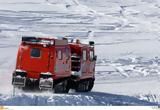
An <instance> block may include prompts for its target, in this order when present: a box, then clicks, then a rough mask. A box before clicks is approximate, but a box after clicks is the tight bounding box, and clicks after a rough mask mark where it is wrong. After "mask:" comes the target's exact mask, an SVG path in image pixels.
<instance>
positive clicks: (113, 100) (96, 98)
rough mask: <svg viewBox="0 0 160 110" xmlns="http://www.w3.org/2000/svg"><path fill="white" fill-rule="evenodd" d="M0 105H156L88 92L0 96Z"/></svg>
mask: <svg viewBox="0 0 160 110" xmlns="http://www.w3.org/2000/svg"><path fill="white" fill-rule="evenodd" d="M0 105H16V106H19V105H21V106H22V105H23V106H24V105H36V106H37V105H38V106H44V105H45V106H47V105H50V106H51V105H56V106H66V105H72V106H75V105H81V106H83V105H85V106H86V105H98V106H99V105H141V106H142V105H150V106H153V105H158V104H157V103H151V102H148V101H144V100H139V99H137V98H133V97H129V96H123V95H114V94H108V93H102V92H90V93H71V94H67V95H65V94H60V95H59V94H54V95H50V96H37V95H32V96H30V95H24V94H22V95H16V96H9V95H0Z"/></svg>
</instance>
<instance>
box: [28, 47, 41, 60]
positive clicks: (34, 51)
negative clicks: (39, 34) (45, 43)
mask: <svg viewBox="0 0 160 110" xmlns="http://www.w3.org/2000/svg"><path fill="white" fill-rule="evenodd" d="M30 56H31V57H34V58H39V57H40V56H41V51H40V49H38V48H32V49H31V52H30Z"/></svg>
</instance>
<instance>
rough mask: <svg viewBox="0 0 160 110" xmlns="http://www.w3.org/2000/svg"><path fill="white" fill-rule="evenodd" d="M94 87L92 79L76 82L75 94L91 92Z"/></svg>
mask: <svg viewBox="0 0 160 110" xmlns="http://www.w3.org/2000/svg"><path fill="white" fill-rule="evenodd" d="M93 86H94V80H93V79H89V80H84V81H83V80H82V81H79V82H77V84H76V88H75V90H76V92H89V91H91V90H92V88H93Z"/></svg>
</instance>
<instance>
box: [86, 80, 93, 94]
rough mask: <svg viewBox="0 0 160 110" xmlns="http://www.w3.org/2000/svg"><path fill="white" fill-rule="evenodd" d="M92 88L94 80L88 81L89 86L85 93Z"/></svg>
mask: <svg viewBox="0 0 160 110" xmlns="http://www.w3.org/2000/svg"><path fill="white" fill-rule="evenodd" d="M93 86H94V79H91V80H89V86H88V90H87V92H89V91H91V90H92V88H93Z"/></svg>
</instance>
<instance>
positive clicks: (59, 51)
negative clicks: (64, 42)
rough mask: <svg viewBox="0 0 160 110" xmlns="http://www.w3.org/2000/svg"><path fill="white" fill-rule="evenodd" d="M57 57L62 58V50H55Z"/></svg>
mask: <svg viewBox="0 0 160 110" xmlns="http://www.w3.org/2000/svg"><path fill="white" fill-rule="evenodd" d="M57 58H58V60H62V50H57Z"/></svg>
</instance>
